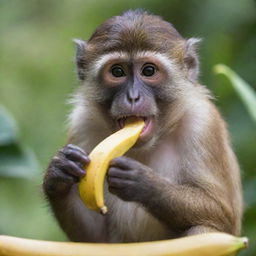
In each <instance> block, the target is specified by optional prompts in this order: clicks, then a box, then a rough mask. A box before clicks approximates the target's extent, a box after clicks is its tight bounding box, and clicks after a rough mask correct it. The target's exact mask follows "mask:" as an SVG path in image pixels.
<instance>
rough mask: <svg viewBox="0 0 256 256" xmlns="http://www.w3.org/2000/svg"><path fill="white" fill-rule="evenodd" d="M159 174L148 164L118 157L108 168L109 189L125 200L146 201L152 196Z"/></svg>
mask: <svg viewBox="0 0 256 256" xmlns="http://www.w3.org/2000/svg"><path fill="white" fill-rule="evenodd" d="M156 176H157V175H156V174H155V173H154V172H153V171H152V170H151V169H150V168H149V167H148V166H146V165H144V164H142V163H140V162H138V161H136V160H133V159H131V158H128V157H124V156H122V157H117V158H115V159H113V160H112V161H111V163H110V167H109V170H108V177H107V180H108V185H109V191H110V192H111V193H113V194H115V195H117V196H118V197H119V198H121V199H122V200H124V201H134V202H141V203H144V202H145V200H147V199H148V198H150V194H151V190H152V184H153V182H152V180H156V178H158V177H156Z"/></svg>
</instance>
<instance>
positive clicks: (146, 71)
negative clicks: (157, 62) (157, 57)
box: [141, 65, 156, 76]
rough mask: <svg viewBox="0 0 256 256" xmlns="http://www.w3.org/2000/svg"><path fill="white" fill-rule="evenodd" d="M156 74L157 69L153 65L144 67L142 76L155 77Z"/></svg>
mask: <svg viewBox="0 0 256 256" xmlns="http://www.w3.org/2000/svg"><path fill="white" fill-rule="evenodd" d="M155 72H156V68H155V66H153V65H147V66H144V67H143V69H142V72H141V73H142V75H143V76H153V75H154V74H155Z"/></svg>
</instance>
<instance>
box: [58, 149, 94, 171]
mask: <svg viewBox="0 0 256 256" xmlns="http://www.w3.org/2000/svg"><path fill="white" fill-rule="evenodd" d="M60 153H61V154H63V155H64V156H65V157H66V158H67V159H69V160H72V161H75V162H78V163H79V164H80V165H81V166H82V167H83V166H85V165H86V164H88V163H89V162H90V159H89V157H88V156H87V155H85V154H84V153H82V152H81V151H79V150H77V149H73V148H69V147H64V148H63V149H61V150H60Z"/></svg>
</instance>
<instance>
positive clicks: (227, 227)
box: [108, 157, 234, 234]
mask: <svg viewBox="0 0 256 256" xmlns="http://www.w3.org/2000/svg"><path fill="white" fill-rule="evenodd" d="M108 182H109V190H110V192H112V193H114V194H116V195H118V196H119V197H120V198H121V199H123V200H125V201H135V202H139V203H141V204H142V205H143V206H144V207H145V208H146V209H147V210H148V211H149V212H150V213H151V214H152V215H153V216H155V217H156V218H158V219H159V220H161V221H162V222H164V223H165V224H166V225H167V226H168V227H170V229H171V230H175V231H177V233H180V234H181V233H186V232H187V233H201V232H206V231H210V230H218V231H224V232H228V233H233V232H232V231H233V230H234V227H233V225H234V223H233V221H232V220H233V215H232V211H231V209H230V206H229V204H228V202H226V201H225V199H223V198H222V197H221V196H218V194H217V193H216V191H212V193H211V191H207V190H206V189H204V188H201V187H199V186H196V185H193V184H190V185H189V184H183V185H178V184H172V183H171V182H170V181H169V180H167V179H165V178H162V177H160V176H158V175H157V174H156V173H155V172H153V171H152V170H151V169H150V168H149V167H147V166H145V165H143V164H141V163H139V162H137V161H135V160H133V159H130V158H127V157H120V158H116V159H114V160H113V161H112V164H111V168H110V169H109V174H108ZM205 182H206V183H207V181H205ZM205 185H206V184H205ZM205 187H207V186H205ZM216 189H217V188H216ZM191 228H192V230H190V229H191Z"/></svg>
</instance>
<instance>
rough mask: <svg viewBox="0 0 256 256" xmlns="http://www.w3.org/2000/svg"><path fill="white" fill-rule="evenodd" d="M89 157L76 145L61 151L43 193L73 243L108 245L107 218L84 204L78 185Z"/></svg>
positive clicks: (47, 175) (48, 174) (46, 178)
mask: <svg viewBox="0 0 256 256" xmlns="http://www.w3.org/2000/svg"><path fill="white" fill-rule="evenodd" d="M88 162H89V158H88V156H87V154H86V153H85V152H84V151H82V150H81V149H80V148H78V147H76V146H74V145H71V144H70V145H67V146H66V147H64V148H63V149H61V150H60V151H59V152H58V153H57V155H56V156H55V157H53V159H52V161H51V162H50V164H49V167H48V170H47V172H46V174H45V177H44V183H43V190H44V193H45V195H46V198H47V199H48V201H49V203H50V206H51V208H52V210H53V212H54V215H55V216H56V218H57V220H58V222H59V224H60V226H61V227H62V229H63V230H64V231H65V233H66V234H67V236H68V237H69V238H70V240H72V241H76V242H106V234H105V232H106V229H105V221H104V217H103V216H101V215H99V214H97V213H95V212H93V211H91V210H89V209H87V208H86V207H85V206H84V204H83V203H82V201H81V199H80V197H79V195H78V188H77V183H78V181H79V179H80V178H81V177H82V176H84V175H85V171H84V168H83V166H84V165H85V164H86V163H88Z"/></svg>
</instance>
